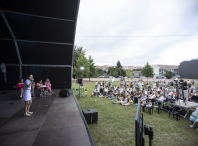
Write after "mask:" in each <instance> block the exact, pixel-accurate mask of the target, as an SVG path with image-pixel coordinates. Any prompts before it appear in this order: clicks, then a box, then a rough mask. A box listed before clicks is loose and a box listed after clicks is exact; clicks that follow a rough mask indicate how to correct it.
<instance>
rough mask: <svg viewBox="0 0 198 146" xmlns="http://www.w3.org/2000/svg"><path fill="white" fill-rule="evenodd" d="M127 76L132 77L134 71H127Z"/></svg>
mask: <svg viewBox="0 0 198 146" xmlns="http://www.w3.org/2000/svg"><path fill="white" fill-rule="evenodd" d="M126 76H127V77H128V78H129V77H131V76H132V71H131V70H130V69H127V70H126Z"/></svg>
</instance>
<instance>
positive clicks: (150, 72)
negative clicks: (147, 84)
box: [141, 62, 155, 81]
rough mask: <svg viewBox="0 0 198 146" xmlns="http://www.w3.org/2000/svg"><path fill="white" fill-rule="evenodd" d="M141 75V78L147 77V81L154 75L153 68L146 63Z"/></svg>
mask: <svg viewBox="0 0 198 146" xmlns="http://www.w3.org/2000/svg"><path fill="white" fill-rule="evenodd" d="M141 73H142V75H143V76H145V77H147V81H148V77H153V76H154V75H155V74H154V71H153V67H152V66H151V65H150V64H149V63H148V62H147V63H146V65H145V66H144V67H143V68H142V71H141Z"/></svg>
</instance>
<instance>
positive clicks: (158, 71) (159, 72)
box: [153, 64, 179, 76]
mask: <svg viewBox="0 0 198 146" xmlns="http://www.w3.org/2000/svg"><path fill="white" fill-rule="evenodd" d="M153 70H154V73H155V76H164V75H165V73H166V71H172V72H174V73H175V75H179V65H162V64H156V65H153Z"/></svg>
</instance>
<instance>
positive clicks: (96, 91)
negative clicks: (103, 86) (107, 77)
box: [94, 87, 99, 96]
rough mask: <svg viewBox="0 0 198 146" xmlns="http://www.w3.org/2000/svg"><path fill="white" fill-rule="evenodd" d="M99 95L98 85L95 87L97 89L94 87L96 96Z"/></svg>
mask: <svg viewBox="0 0 198 146" xmlns="http://www.w3.org/2000/svg"><path fill="white" fill-rule="evenodd" d="M98 95H99V93H98V89H97V87H95V89H94V96H98Z"/></svg>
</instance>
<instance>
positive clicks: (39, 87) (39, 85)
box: [36, 79, 44, 97]
mask: <svg viewBox="0 0 198 146" xmlns="http://www.w3.org/2000/svg"><path fill="white" fill-rule="evenodd" d="M41 86H43V83H42V80H41V79H40V80H39V81H38V82H37V83H36V90H38V91H40V97H41V93H42V92H44V88H43V87H41Z"/></svg>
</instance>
